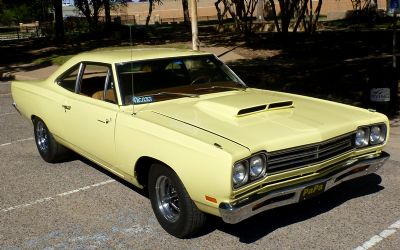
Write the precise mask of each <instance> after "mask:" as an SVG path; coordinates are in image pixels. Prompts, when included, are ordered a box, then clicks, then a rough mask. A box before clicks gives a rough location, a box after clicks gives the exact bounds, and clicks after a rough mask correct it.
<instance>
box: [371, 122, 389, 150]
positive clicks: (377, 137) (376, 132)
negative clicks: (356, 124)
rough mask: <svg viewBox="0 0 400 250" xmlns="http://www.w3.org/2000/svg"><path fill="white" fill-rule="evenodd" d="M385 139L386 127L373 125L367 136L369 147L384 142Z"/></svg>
mask: <svg viewBox="0 0 400 250" xmlns="http://www.w3.org/2000/svg"><path fill="white" fill-rule="evenodd" d="M385 139H386V126H384V125H375V126H372V127H371V132H370V135H369V142H370V143H371V145H375V144H379V143H382V142H384V141H385Z"/></svg>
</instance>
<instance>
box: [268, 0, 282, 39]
mask: <svg viewBox="0 0 400 250" xmlns="http://www.w3.org/2000/svg"><path fill="white" fill-rule="evenodd" d="M269 2H270V4H271V8H272V14H274V23H275V26H276V31H278V32H279V33H280V32H281V28H280V26H279V20H278V16H277V15H276V8H275V1H274V0H269Z"/></svg>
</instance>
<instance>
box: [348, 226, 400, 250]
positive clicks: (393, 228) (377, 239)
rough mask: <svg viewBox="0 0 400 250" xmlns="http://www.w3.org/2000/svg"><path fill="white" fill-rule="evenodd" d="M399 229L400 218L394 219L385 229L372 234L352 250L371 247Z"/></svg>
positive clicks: (364, 249) (363, 249)
mask: <svg viewBox="0 0 400 250" xmlns="http://www.w3.org/2000/svg"><path fill="white" fill-rule="evenodd" d="M399 230H400V220H398V221H396V222H395V223H393V224H392V225H390V226H389V227H387V228H386V229H385V230H383V231H382V232H380V233H379V234H377V235H374V236H372V237H371V238H370V239H369V240H368V241H366V242H364V243H363V244H362V245H360V246H358V247H356V248H354V250H366V249H370V248H371V247H373V246H375V245H376V244H378V243H379V242H381V241H382V240H384V239H386V238H387V237H389V236H390V235H392V234H395V233H396V232H397V231H399Z"/></svg>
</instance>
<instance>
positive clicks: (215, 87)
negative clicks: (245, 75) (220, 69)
mask: <svg viewBox="0 0 400 250" xmlns="http://www.w3.org/2000/svg"><path fill="white" fill-rule="evenodd" d="M246 88H247V87H246V86H243V87H240V88H239V87H229V86H219V85H214V86H211V87H204V88H197V89H195V90H203V89H231V90H240V91H245V90H246Z"/></svg>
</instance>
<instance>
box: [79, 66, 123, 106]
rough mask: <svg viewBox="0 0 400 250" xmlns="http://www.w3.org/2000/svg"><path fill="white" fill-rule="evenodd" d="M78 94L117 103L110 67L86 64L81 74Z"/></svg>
mask: <svg viewBox="0 0 400 250" xmlns="http://www.w3.org/2000/svg"><path fill="white" fill-rule="evenodd" d="M79 94H81V95H84V96H88V97H92V98H94V99H99V100H104V101H108V102H112V103H117V101H116V100H117V99H116V98H115V91H114V81H113V79H112V73H111V69H110V67H109V66H107V65H100V64H86V65H85V69H84V71H83V74H82V80H81V83H80V90H79Z"/></svg>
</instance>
